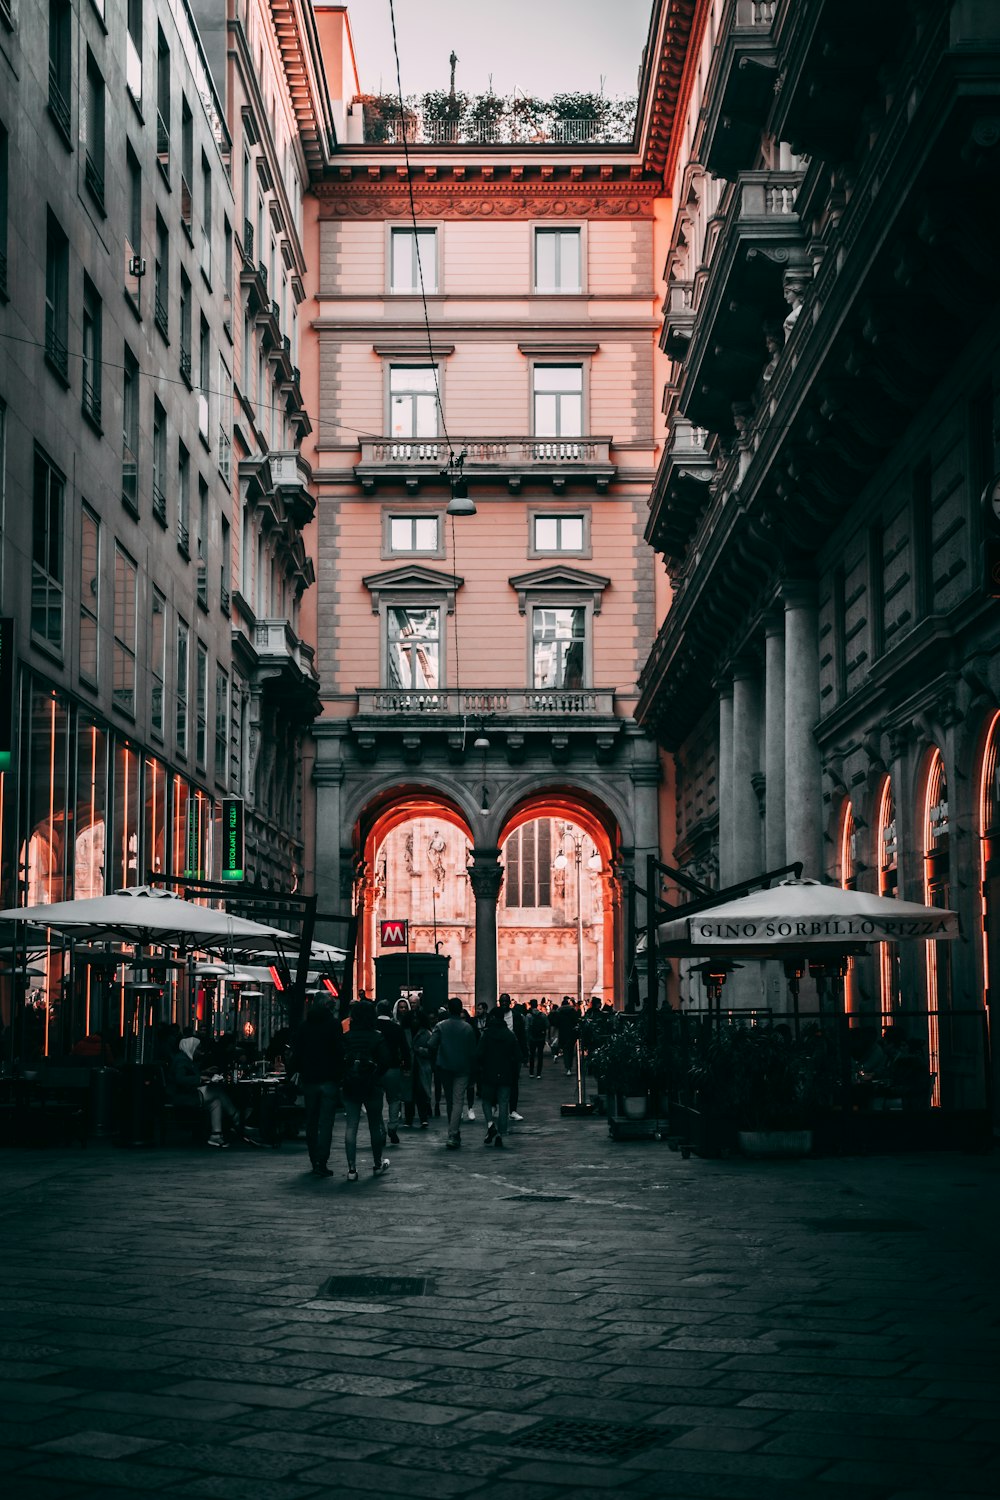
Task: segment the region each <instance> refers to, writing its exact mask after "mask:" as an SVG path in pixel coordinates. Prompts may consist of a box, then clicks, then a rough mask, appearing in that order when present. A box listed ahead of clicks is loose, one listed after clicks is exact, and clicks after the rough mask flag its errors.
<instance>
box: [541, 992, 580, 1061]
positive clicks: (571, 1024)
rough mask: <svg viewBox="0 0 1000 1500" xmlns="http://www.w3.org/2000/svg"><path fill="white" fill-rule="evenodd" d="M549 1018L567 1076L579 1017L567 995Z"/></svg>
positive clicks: (574, 1050) (573, 1051)
mask: <svg viewBox="0 0 1000 1500" xmlns="http://www.w3.org/2000/svg"><path fill="white" fill-rule="evenodd" d="M549 1020H550V1021H551V1022H552V1027H553V1030H554V1031H555V1034H556V1040H557V1043H558V1046H559V1051H560V1054H561V1055H562V1060H563V1066H564V1068H565V1069H566V1077H567V1078H569V1076H570V1074H571V1073H572V1072H573V1060H574V1057H575V1055H576V1039H577V1036H578V1035H579V1031H580V1017H579V1015H578V1014H577V1009H576V1006H575V1005H573V1004H572V1002H571V1001H570V999H569V997H568V996H566V995H564V996H563V1002H562V1004H561V1005H560V1006H559V1008H558V1010H554V1011H553V1012H552V1014H551V1016H550V1017H549Z"/></svg>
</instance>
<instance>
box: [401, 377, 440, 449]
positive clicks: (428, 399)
mask: <svg viewBox="0 0 1000 1500" xmlns="http://www.w3.org/2000/svg"><path fill="white" fill-rule="evenodd" d="M389 431H390V432H391V434H392V436H393V437H395V438H433V437H437V435H438V420H437V393H436V387H435V375H434V366H433V365H391V366H390V368H389Z"/></svg>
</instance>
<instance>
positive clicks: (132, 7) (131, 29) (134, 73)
mask: <svg viewBox="0 0 1000 1500" xmlns="http://www.w3.org/2000/svg"><path fill="white" fill-rule="evenodd" d="M125 83H126V85H127V87H128V91H129V93H130V94H131V95H132V98H133V99H134V100H135V102H136V104H141V103H142V0H128V10H127V15H126V33H125Z"/></svg>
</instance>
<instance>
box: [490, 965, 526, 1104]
mask: <svg viewBox="0 0 1000 1500" xmlns="http://www.w3.org/2000/svg"><path fill="white" fill-rule="evenodd" d="M497 1010H498V1011H499V1012H500V1014H501V1015H502V1016H503V1023H504V1025H505V1026H506V1028H507V1030H508V1031H509V1032H510V1034H511V1036H512V1037H513V1038H514V1041H515V1043H516V1045H517V1053H518V1065H517V1071H516V1072H515V1074H514V1081H513V1083H512V1084H511V1089H510V1117H511V1119H512V1120H517V1121H518V1122H520V1121H521V1120H523V1119H524V1116H523V1115H519V1114H518V1112H517V1094H518V1085H519V1083H520V1079H521V1065H522V1063H526V1062H527V1061H528V1038H527V1033H526V1031H525V1027H524V1007H523V1006H518V1007H516V1008H515V1006H514V1002H513V1001H512V1000H511V998H510V996H509V995H508V994H507V992H506V990H505V991H504V993H503V994H502V995H501V996H500V998H499V1000H498V1001H497Z"/></svg>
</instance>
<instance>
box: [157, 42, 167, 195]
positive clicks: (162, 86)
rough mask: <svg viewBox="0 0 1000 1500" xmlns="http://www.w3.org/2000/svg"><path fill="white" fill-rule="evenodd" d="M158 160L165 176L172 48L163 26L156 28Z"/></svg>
mask: <svg viewBox="0 0 1000 1500" xmlns="http://www.w3.org/2000/svg"><path fill="white" fill-rule="evenodd" d="M156 160H157V162H158V163H159V166H160V170H161V171H162V172H163V174H164V176H166V175H167V173H168V171H169V169H170V48H169V47H168V46H167V39H166V37H165V36H164V35H163V28H162V27H161V26H157V28H156Z"/></svg>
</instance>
